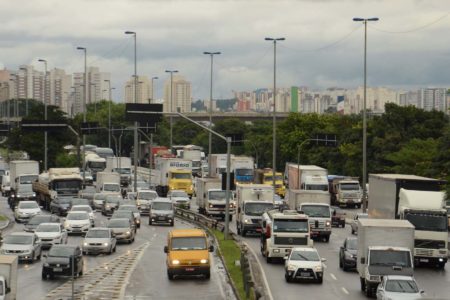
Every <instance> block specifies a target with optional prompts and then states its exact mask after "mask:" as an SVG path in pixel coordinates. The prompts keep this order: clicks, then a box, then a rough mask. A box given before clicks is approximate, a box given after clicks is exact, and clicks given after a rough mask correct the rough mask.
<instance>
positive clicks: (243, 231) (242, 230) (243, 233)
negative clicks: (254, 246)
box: [241, 229, 247, 237]
mask: <svg viewBox="0 0 450 300" xmlns="http://www.w3.org/2000/svg"><path fill="white" fill-rule="evenodd" d="M241 233H242V236H244V237H245V236H246V235H247V230H245V229H241Z"/></svg>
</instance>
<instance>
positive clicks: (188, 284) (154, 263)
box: [125, 219, 235, 299]
mask: <svg viewBox="0 0 450 300" xmlns="http://www.w3.org/2000/svg"><path fill="white" fill-rule="evenodd" d="M194 227H195V226H193V225H192V224H190V223H188V222H186V221H184V220H179V219H176V220H175V227H169V226H166V225H155V226H151V227H150V236H151V237H155V238H154V239H153V240H152V242H151V243H150V245H149V247H147V249H146V250H145V252H144V255H143V257H145V258H146V259H141V261H140V262H139V263H138V265H137V267H136V269H135V271H134V272H133V274H132V275H131V277H130V279H129V284H128V285H127V288H126V292H125V299H177V298H178V299H235V297H234V295H233V293H232V289H231V288H230V287H229V285H228V283H227V282H226V272H225V269H224V268H223V266H222V264H221V261H220V259H219V258H218V257H217V255H216V254H215V253H212V254H211V258H212V264H211V278H210V280H205V279H203V278H195V277H191V278H189V277H184V278H175V279H174V280H169V279H168V278H167V269H166V254H165V253H164V251H163V250H164V246H166V245H167V234H168V233H169V231H170V230H172V229H174V228H176V229H181V228H194ZM156 235H158V236H159V237H160V238H156Z"/></svg>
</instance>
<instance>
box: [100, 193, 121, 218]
mask: <svg viewBox="0 0 450 300" xmlns="http://www.w3.org/2000/svg"><path fill="white" fill-rule="evenodd" d="M121 199H122V196H120V195H107V196H106V198H105V201H103V207H102V215H104V216H110V215H112V214H113V212H114V211H115V210H116V209H117V208H118V207H119V205H120V201H121Z"/></svg>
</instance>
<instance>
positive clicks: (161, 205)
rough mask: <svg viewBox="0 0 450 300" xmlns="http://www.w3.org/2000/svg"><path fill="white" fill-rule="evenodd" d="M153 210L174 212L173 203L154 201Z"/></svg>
mask: <svg viewBox="0 0 450 300" xmlns="http://www.w3.org/2000/svg"><path fill="white" fill-rule="evenodd" d="M152 210H172V203H170V202H158V201H154V202H153V203H152Z"/></svg>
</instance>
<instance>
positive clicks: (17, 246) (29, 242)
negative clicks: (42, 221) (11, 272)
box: [0, 232, 42, 262]
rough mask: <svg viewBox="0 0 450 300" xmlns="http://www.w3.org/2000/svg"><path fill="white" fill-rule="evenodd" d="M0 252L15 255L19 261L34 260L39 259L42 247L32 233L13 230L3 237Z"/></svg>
mask: <svg viewBox="0 0 450 300" xmlns="http://www.w3.org/2000/svg"><path fill="white" fill-rule="evenodd" d="M0 252H1V253H2V254H4V255H17V256H18V258H19V261H28V262H34V261H35V260H39V259H41V253H42V247H41V243H40V242H39V239H38V237H37V236H36V235H35V234H34V233H31V232H13V233H11V234H8V235H7V236H5V238H4V239H3V244H2V247H1V248H0Z"/></svg>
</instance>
